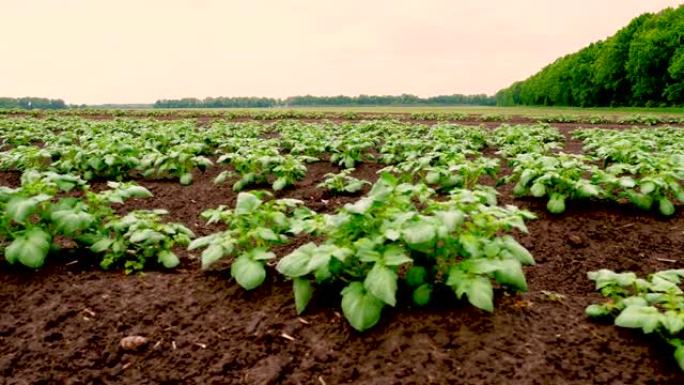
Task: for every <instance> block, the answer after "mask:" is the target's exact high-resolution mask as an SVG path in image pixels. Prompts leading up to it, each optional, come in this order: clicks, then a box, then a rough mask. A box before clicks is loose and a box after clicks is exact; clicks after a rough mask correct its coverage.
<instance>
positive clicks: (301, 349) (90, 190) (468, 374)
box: [0, 109, 684, 385]
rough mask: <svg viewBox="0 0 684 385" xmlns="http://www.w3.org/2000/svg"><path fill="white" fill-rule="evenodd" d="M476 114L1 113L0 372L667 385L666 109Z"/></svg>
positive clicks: (13, 375) (68, 378)
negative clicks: (656, 111) (0, 257)
mask: <svg viewBox="0 0 684 385" xmlns="http://www.w3.org/2000/svg"><path fill="white" fill-rule="evenodd" d="M530 110H533V109H530ZM492 111H493V112H491V113H488V112H487V113H482V112H472V113H471V112H467V111H465V112H464V111H440V110H425V111H401V113H395V111H377V110H375V111H365V110H357V111H333V110H330V111H328V110H319V111H316V110H301V111H296V110H266V111H248V110H245V111H231V110H221V111H207V110H202V111H193V110H182V111H167V110H152V111H148V110H133V111H109V110H98V111H87V110H86V111H71V110H68V111H66V112H62V113H48V114H46V113H42V112H35V113H31V114H24V113H18V112H16V111H14V112H6V113H4V114H3V116H2V117H0V140H1V141H0V186H3V187H0V209H1V211H0V250H1V251H2V253H3V254H4V257H5V258H4V259H5V262H3V264H2V265H3V267H2V269H0V280H1V283H0V288H1V289H0V301H1V302H0V303H1V304H2V306H3V308H4V311H3V312H2V315H1V316H0V341H1V342H2V344H1V345H0V376H1V377H2V378H3V379H4V380H5V383H8V384H39V383H40V384H51V383H70V384H79V383H83V384H98V383H100V384H113V383H135V384H147V383H155V384H156V383H165V384H180V383H183V384H184V383H198V384H224V383H245V384H311V383H313V384H322V385H325V384H341V383H363V384H395V383H402V384H410V383H412V384H430V383H435V384H455V383H468V384H470V383H486V384H618V383H625V384H682V383H684V334H683V333H682V330H684V293H683V292H682V289H681V287H682V286H681V283H680V280H681V278H682V277H684V207H683V206H682V203H684V133H683V132H682V128H681V126H682V125H683V124H684V115H682V114H681V113H680V112H678V111H668V112H667V113H666V114H665V115H662V114H658V115H656V114H652V113H649V112H644V111H625V112H624V113H623V112H620V113H608V112H605V111H592V112H590V113H586V114H585V113H583V112H582V113H576V111H577V110H572V111H568V112H563V111H560V112H553V113H550V112H548V111H546V112H545V113H543V114H542V113H541V112H540V113H537V111H534V112H532V113H524V114H523V113H521V114H517V113H513V112H508V111H502V110H492ZM135 336H138V337H139V338H126V337H135ZM122 339H123V341H122Z"/></svg>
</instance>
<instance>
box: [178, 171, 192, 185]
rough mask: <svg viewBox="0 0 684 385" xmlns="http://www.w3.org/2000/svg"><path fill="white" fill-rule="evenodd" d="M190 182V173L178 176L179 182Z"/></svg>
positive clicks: (185, 183)
mask: <svg viewBox="0 0 684 385" xmlns="http://www.w3.org/2000/svg"><path fill="white" fill-rule="evenodd" d="M190 183H192V173H189V172H188V173H185V174H183V175H181V177H180V184H182V185H184V186H187V185H189V184H190Z"/></svg>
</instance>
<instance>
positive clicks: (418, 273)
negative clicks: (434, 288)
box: [406, 266, 427, 287]
mask: <svg viewBox="0 0 684 385" xmlns="http://www.w3.org/2000/svg"><path fill="white" fill-rule="evenodd" d="M426 278H427V269H425V267H423V266H412V267H411V268H410V269H408V271H407V272H406V283H407V284H408V285H409V286H411V287H416V286H420V285H422V284H423V283H425V279H426Z"/></svg>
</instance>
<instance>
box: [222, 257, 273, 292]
mask: <svg viewBox="0 0 684 385" xmlns="http://www.w3.org/2000/svg"><path fill="white" fill-rule="evenodd" d="M230 275H231V276H232V277H233V278H235V280H236V281H237V283H238V284H239V285H240V286H242V287H243V288H244V289H246V290H252V289H256V288H257V287H259V286H261V284H262V283H264V280H265V279H266V269H265V268H264V265H263V264H262V263H261V262H258V261H255V260H253V259H251V258H250V257H249V256H248V255H247V254H242V255H240V256H239V257H237V258H236V259H235V261H234V262H233V265H232V266H231V267H230Z"/></svg>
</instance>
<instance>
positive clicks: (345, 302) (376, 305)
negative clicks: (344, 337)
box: [342, 282, 384, 331]
mask: <svg viewBox="0 0 684 385" xmlns="http://www.w3.org/2000/svg"><path fill="white" fill-rule="evenodd" d="M383 306H384V303H383V302H382V301H381V300H379V299H378V298H376V297H374V296H373V295H372V294H370V293H368V292H366V289H365V288H364V286H363V284H362V283H361V282H352V283H350V284H349V285H348V286H347V287H345V288H344V289H343V290H342V313H343V314H344V318H346V319H347V321H349V324H350V325H351V326H352V327H353V328H354V329H356V330H358V331H364V330H367V329H369V328H371V327H372V326H374V325H375V324H377V323H378V321H379V320H380V315H381V313H382V308H383Z"/></svg>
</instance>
